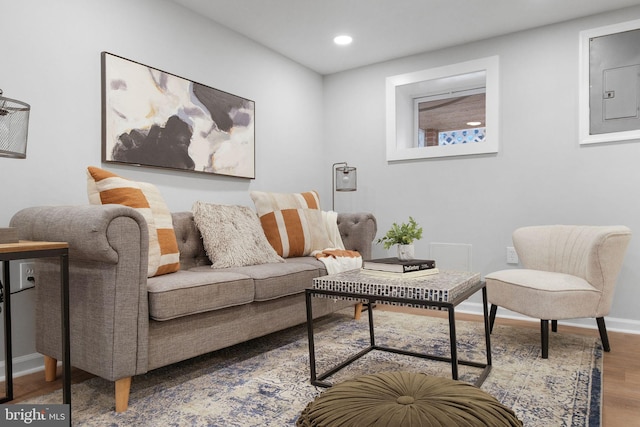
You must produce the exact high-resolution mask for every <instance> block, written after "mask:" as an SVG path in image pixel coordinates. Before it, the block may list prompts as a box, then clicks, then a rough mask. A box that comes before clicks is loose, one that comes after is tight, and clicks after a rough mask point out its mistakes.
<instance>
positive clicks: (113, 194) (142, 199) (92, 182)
mask: <svg viewBox="0 0 640 427" xmlns="http://www.w3.org/2000/svg"><path fill="white" fill-rule="evenodd" d="M87 193H88V196H89V203H91V204H93V205H101V204H102V205H106V204H119V205H124V206H129V207H131V208H133V209H135V210H137V211H138V212H140V213H141V214H142V216H143V217H144V219H145V221H146V222H147V227H148V229H149V268H148V272H147V274H148V276H149V277H153V276H157V275H161V274H168V273H173V272H175V271H178V270H179V269H180V261H179V258H180V254H179V252H178V243H177V241H176V236H175V232H174V230H173V223H172V220H171V213H170V212H169V209H168V208H167V205H166V204H165V202H164V200H163V199H162V195H161V194H160V191H158V189H157V188H156V187H155V186H154V185H153V184H149V183H146V182H135V181H131V180H128V179H125V178H122V177H120V176H118V175H116V174H114V173H112V172H109V171H106V170H104V169H100V168H97V167H94V166H89V167H88V168H87Z"/></svg>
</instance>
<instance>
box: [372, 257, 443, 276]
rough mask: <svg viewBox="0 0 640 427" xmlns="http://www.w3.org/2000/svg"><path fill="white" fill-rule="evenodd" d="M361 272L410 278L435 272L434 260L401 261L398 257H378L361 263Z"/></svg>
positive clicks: (436, 271)
mask: <svg viewBox="0 0 640 427" xmlns="http://www.w3.org/2000/svg"><path fill="white" fill-rule="evenodd" d="M362 272H363V273H366V274H371V275H375V276H382V277H395V278H400V277H401V278H410V277H423V276H429V275H431V274H437V273H438V269H437V268H436V262H435V261H434V260H430V259H412V260H408V261H402V260H399V259H398V258H378V259H372V260H368V261H364V262H363V263H362Z"/></svg>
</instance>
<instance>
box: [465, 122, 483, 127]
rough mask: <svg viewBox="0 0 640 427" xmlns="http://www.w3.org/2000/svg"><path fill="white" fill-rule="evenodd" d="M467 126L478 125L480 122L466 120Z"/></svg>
mask: <svg viewBox="0 0 640 427" xmlns="http://www.w3.org/2000/svg"><path fill="white" fill-rule="evenodd" d="M467 124H468V125H469V126H480V125H481V124H482V122H467Z"/></svg>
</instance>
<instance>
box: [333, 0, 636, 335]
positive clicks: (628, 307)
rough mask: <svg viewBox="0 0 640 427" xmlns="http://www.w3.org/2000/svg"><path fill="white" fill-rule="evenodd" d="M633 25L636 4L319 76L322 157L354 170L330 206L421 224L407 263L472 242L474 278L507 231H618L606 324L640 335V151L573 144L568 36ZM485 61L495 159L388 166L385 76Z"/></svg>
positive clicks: (493, 264) (501, 261)
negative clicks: (625, 235) (629, 235)
mask: <svg viewBox="0 0 640 427" xmlns="http://www.w3.org/2000/svg"><path fill="white" fill-rule="evenodd" d="M639 17H640V8H637V7H636V8H631V9H627V10H623V11H619V12H617V13H610V14H606V15H600V16H595V17H590V18H588V19H582V20H578V21H572V22H568V23H563V24H559V25H554V26H549V27H544V28H539V29H535V30H531V31H526V32H522V33H517V34H513V35H509V36H505V37H499V38H493V39H490V40H485V41H479V42H475V43H471V44H467V45H463V46H458V47H455V48H451V49H445V50H441V51H437V52H431V53H424V54H420V55H416V56H412V57H406V58H402V59H399V60H394V61H389V62H386V63H381V64H376V65H373V66H369V67H364V68H361V69H356V70H351V71H347V72H343V73H338V74H333V75H330V76H327V77H325V113H324V114H325V124H326V126H325V135H326V138H325V139H326V143H327V144H328V145H327V153H331V154H332V156H333V157H335V158H336V159H337V158H340V159H346V160H348V161H349V163H350V164H353V166H356V167H357V168H358V191H357V192H356V193H351V194H348V195H341V197H340V204H338V203H337V202H336V204H337V207H339V208H340V209H342V210H344V209H343V208H345V207H349V208H351V210H362V211H370V212H374V213H375V215H376V217H377V219H378V225H379V233H378V234H379V235H381V234H382V233H384V232H386V230H387V229H388V228H389V226H390V224H391V223H392V222H394V221H403V220H406V219H407V218H408V216H409V215H412V216H413V217H414V218H415V219H416V220H417V221H418V223H420V224H421V225H423V226H424V238H423V239H422V240H421V241H420V242H417V244H416V251H417V254H419V255H421V256H425V257H426V256H428V255H429V246H428V245H429V243H430V242H446V243H468V244H472V245H473V256H472V258H473V259H472V265H473V268H474V270H476V271H479V272H481V273H482V274H483V275H484V274H488V273H489V272H491V271H495V270H499V269H504V268H511V267H512V266H509V265H507V264H506V259H505V258H506V255H505V247H506V246H511V232H512V230H513V229H515V228H516V227H519V226H523V225H533V224H562V223H565V224H570V223H575V224H593V225H598V224H623V225H627V226H629V227H630V228H631V229H632V230H633V231H635V233H636V235H635V237H634V238H633V239H632V242H631V245H630V247H629V250H628V253H627V256H626V260H625V263H624V266H623V268H622V273H621V275H620V278H619V281H618V286H617V290H616V295H615V300H614V303H613V308H612V311H611V313H610V317H611V318H619V319H621V320H623V322H622V324H625V322H624V321H626V320H631V322H627V323H626V325H627V326H629V325H631V326H634V327H636V328H637V329H636V330H638V331H640V322H638V321H639V320H640V311H639V310H638V308H637V307H638V303H639V302H640V287H639V286H638V283H639V282H640V215H639V213H640V209H639V208H640V197H638V196H637V187H638V184H640V168H639V167H638V158H639V156H640V143H638V142H634V143H618V144H605V145H599V146H588V147H587V146H584V147H582V146H580V145H579V143H578V43H579V32H580V31H582V30H585V29H590V28H595V27H600V26H604V25H609V24H613V23H617V22H624V21H629V20H633V19H638V18H639ZM492 55H499V57H500V119H501V135H500V136H501V147H500V152H499V153H498V154H497V155H483V156H474V157H456V158H440V159H432V160H419V161H407V162H401V163H387V161H386V160H385V147H386V143H385V78H386V77H388V76H393V75H397V74H403V73H408V72H413V71H419V70H424V69H429V68H432V67H438V66H443V65H449V64H455V63H458V62H463V61H466V60H469V59H476V58H483V57H488V56H492ZM374 255H385V251H384V249H382V248H381V246H377V247H376V248H375V252H374ZM475 300H476V301H479V298H477V297H476V298H475ZM591 323H593V324H594V327H595V322H591ZM610 323H618V322H610Z"/></svg>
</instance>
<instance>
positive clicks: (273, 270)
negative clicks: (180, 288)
mask: <svg viewBox="0 0 640 427" xmlns="http://www.w3.org/2000/svg"><path fill="white" fill-rule="evenodd" d="M221 271H229V272H234V273H238V274H242V275H246V276H249V277H251V278H252V279H253V282H254V285H255V297H254V299H255V301H267V300H271V299H275V298H280V297H283V296H286V295H293V294H298V293H301V292H304V290H305V289H306V288H310V287H311V286H312V285H313V279H314V278H315V277H319V276H320V273H319V270H318V267H317V266H316V265H312V264H308V263H303V262H286V263H284V264H283V263H278V264H273V263H271V264H262V265H252V266H247V267H239V268H227V269H224V270H221Z"/></svg>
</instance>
